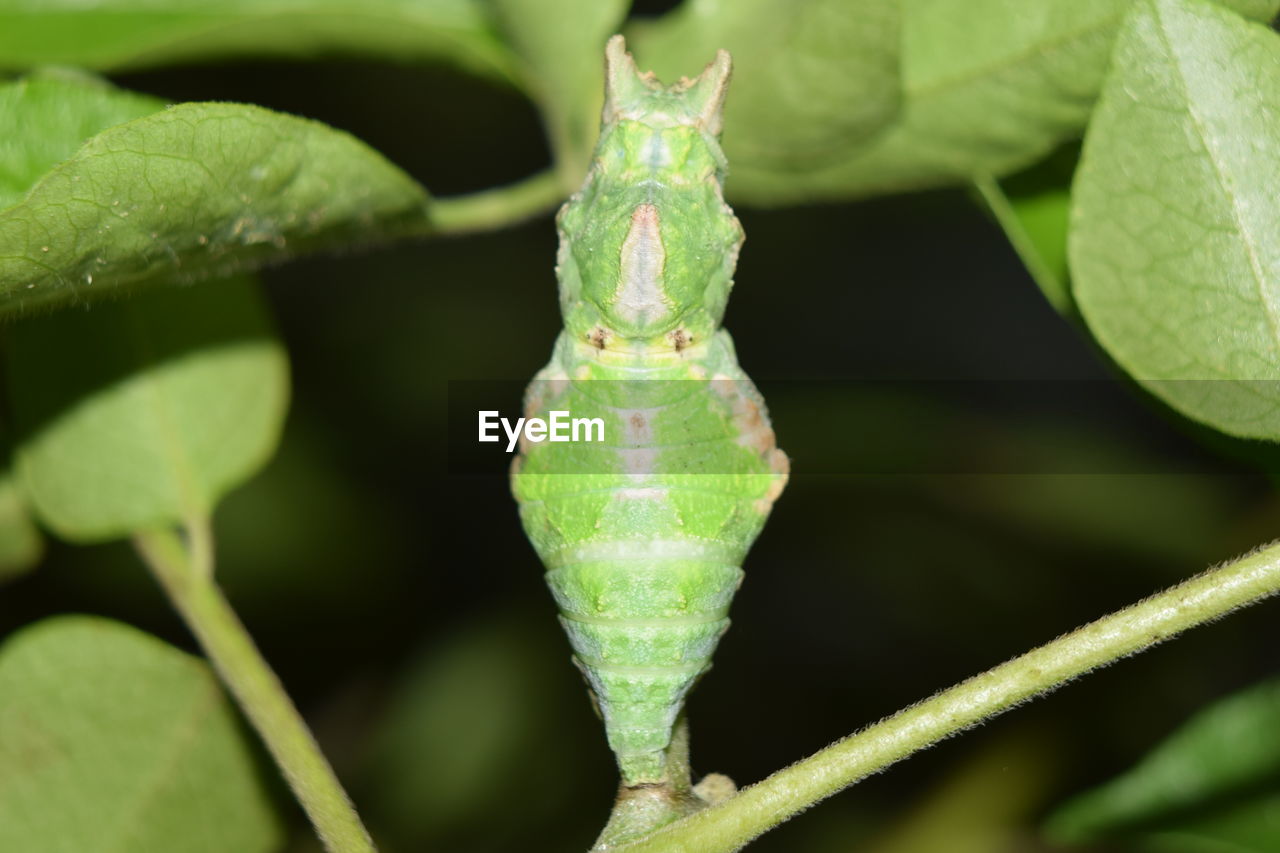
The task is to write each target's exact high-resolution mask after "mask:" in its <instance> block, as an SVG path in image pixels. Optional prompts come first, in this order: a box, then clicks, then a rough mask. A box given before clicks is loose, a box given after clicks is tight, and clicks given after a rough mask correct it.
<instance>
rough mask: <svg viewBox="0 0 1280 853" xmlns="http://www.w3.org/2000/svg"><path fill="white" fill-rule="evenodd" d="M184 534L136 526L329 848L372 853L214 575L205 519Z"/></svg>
mask: <svg viewBox="0 0 1280 853" xmlns="http://www.w3.org/2000/svg"><path fill="white" fill-rule="evenodd" d="M186 533H187V543H186V544H185V545H184V543H183V542H182V541H181V540H180V539H179V538H178V537H177V536H176V535H174V533H172V532H171V531H168V530H161V531H149V532H146V533H139V534H137V535H136V536H135V537H134V544H135V545H136V546H137V549H138V552H139V553H140V554H141V555H142V558H143V560H144V561H145V562H146V564H147V566H148V567H149V568H150V569H151V572H152V574H154V575H155V577H156V579H157V580H158V581H159V582H160V586H161V587H163V588H164V591H165V593H167V594H168V596H169V600H170V601H172V602H173V605H174V607H175V608H177V610H178V612H179V613H180V614H181V615H182V618H183V620H184V621H185V622H186V623H187V627H188V628H190V629H191V633H193V634H195V636H196V639H197V640H199V641H200V646H201V647H202V648H203V649H204V652H205V654H206V655H208V657H209V660H210V661H211V662H212V663H213V666H214V668H215V669H216V670H217V671H218V675H219V676H220V677H221V678H222V681H223V683H224V684H226V685H227V687H228V688H229V689H230V690H231V693H232V694H233V695H234V696H235V698H236V700H237V701H238V702H239V703H240V707H241V708H242V709H243V710H244V713H245V716H246V717H248V718H249V722H250V723H252V724H253V727H254V729H256V730H257V732H258V734H259V735H260V736H261V737H262V740H263V742H264V743H265V744H266V746H267V749H268V750H269V751H270V753H271V756H272V758H274V759H275V762H276V764H277V765H279V767H280V769H281V771H283V773H284V776H285V779H286V780H287V781H288V783H289V787H290V788H292V789H293V792H294V795H295V796H296V797H297V798H298V802H299V803H301V804H302V808H303V810H305V811H306V813H307V817H308V818H310V819H311V823H312V824H313V825H314V826H315V828H316V832H317V834H318V835H319V836H320V839H321V841H323V842H324V846H325V849H326V850H328V851H330V853H375V851H374V847H373V842H372V841H371V840H370V839H369V834H368V833H367V832H366V831H365V828H364V826H363V824H361V823H360V817H359V816H358V815H357V814H356V812H355V809H354V808H353V807H352V805H351V801H350V799H348V798H347V793H346V791H344V790H343V789H342V784H341V783H340V782H339V781H338V779H337V777H336V776H335V775H334V773H333V768H332V767H330V766H329V762H328V761H327V760H326V759H325V757H324V755H323V754H322V753H321V752H320V747H319V746H318V745H317V744H316V742H315V738H313V737H312V735H311V732H310V731H309V730H308V729H307V724H306V723H305V722H304V721H303V719H302V716H301V715H300V714H299V713H298V709H297V708H296V707H294V704H293V701H292V700H290V698H289V695H288V694H287V693H286V692H285V690H284V687H283V685H281V684H280V680H279V679H278V678H276V674H275V673H274V672H272V671H271V667H270V666H269V665H268V664H267V662H266V661H265V660H263V658H262V654H261V653H260V652H259V651H258V649H257V647H256V646H254V644H253V639H252V638H251V637H250V636H249V632H248V631H247V630H245V627H244V625H243V624H242V623H241V622H240V620H239V619H238V618H237V617H236V614H235V611H233V610H232V609H231V605H230V604H228V603H227V600H226V598H224V597H223V595H222V591H221V590H220V589H218V585H217V584H216V583H215V582H214V579H213V565H212V560H213V551H212V544H211V536H210V535H209V529H208V524H207V522H205V521H199V522H194V523H192V524H189V525H188V526H187V530H186Z"/></svg>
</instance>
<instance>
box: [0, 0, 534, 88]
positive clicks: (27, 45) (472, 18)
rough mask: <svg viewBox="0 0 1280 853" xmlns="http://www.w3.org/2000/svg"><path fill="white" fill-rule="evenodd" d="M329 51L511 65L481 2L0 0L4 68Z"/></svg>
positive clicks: (485, 70)
mask: <svg viewBox="0 0 1280 853" xmlns="http://www.w3.org/2000/svg"><path fill="white" fill-rule="evenodd" d="M323 54H345V55H364V56H373V57H376V58H378V59H381V60H398V61H416V60H433V61H446V62H452V63H456V64H458V65H460V66H462V67H464V68H466V69H468V70H470V71H472V72H475V73H480V74H485V75H488V76H493V77H497V78H500V79H509V78H510V75H511V63H512V59H511V56H510V53H509V51H507V49H506V48H505V47H504V45H503V44H502V43H501V41H500V40H499V39H498V37H497V36H496V34H495V33H494V31H493V27H492V25H491V23H490V22H489V20H488V19H487V16H486V14H485V11H484V8H483V6H482V5H481V3H479V2H477V0H416V2H414V0H318V2H316V0H211V2H202V3H199V4H193V3H163V2H156V0H98V2H94V3H91V4H86V3H83V2H79V0H0V68H5V69H14V70H21V69H26V68H30V67H32V66H35V65H43V64H50V63H65V64H69V65H79V66H83V67H86V68H93V69H97V70H111V71H116V70H120V69H126V68H127V69H134V68H146V67H154V66H158V65H169V64H173V63H178V62H197V61H209V60H215V59H223V58H238V57H242V56H278V57H285V58H293V59H300V58H306V57H312V56H317V55H323Z"/></svg>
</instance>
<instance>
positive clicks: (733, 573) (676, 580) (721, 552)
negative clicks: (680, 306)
mask: <svg viewBox="0 0 1280 853" xmlns="http://www.w3.org/2000/svg"><path fill="white" fill-rule="evenodd" d="M721 334H723V333H721ZM558 352H560V354H561V355H560V356H559V358H560V363H559V364H557V363H556V362H553V364H552V366H551V367H549V368H548V370H547V371H544V373H543V374H542V376H544V377H553V378H543V379H539V380H535V383H534V385H533V386H531V388H530V393H529V395H528V397H527V400H526V416H529V417H532V416H539V417H546V415H547V413H548V412H550V411H555V410H559V411H568V412H570V413H571V415H572V416H573V417H574V418H579V417H587V418H594V417H599V418H602V419H603V420H604V422H605V430H604V438H605V441H604V442H603V443H594V444H588V443H584V442H577V443H561V444H552V443H541V444H533V443H526V444H525V445H524V446H523V447H522V457H521V458H520V459H519V460H518V461H517V464H516V468H515V471H514V472H513V487H514V491H515V493H516V496H517V498H518V499H519V500H520V504H521V518H522V521H523V522H524V526H525V530H526V532H527V533H528V534H529V536H530V538H531V539H532V541H533V543H534V546H535V547H536V548H537V550H538V553H539V555H540V556H541V557H542V560H543V562H544V564H545V566H546V569H547V575H546V578H547V582H548V584H549V585H550V587H551V590H552V593H553V594H554V596H555V599H556V602H557V604H558V605H559V608H560V613H561V621H562V623H563V624H564V627H565V630H566V632H567V633H568V635H569V638H570V641H571V643H572V646H573V650H574V656H575V660H576V661H577V663H578V665H579V667H580V668H581V669H582V670H583V672H584V674H585V675H586V677H587V680H588V681H589V683H590V685H591V689H592V691H593V693H594V694H595V696H596V699H597V702H598V704H599V707H600V711H601V714H602V716H603V717H604V720H605V726H606V732H607V734H608V738H609V744H610V746H611V748H612V749H613V750H614V752H615V753H616V755H617V757H618V763H619V766H620V768H621V770H622V775H623V779H624V781H625V782H626V784H629V785H634V784H639V783H642V782H646V781H659V780H661V779H662V778H663V761H664V757H663V752H664V750H665V749H666V747H667V746H668V744H669V742H670V738H671V729H672V725H673V723H674V721H675V718H676V715H677V714H678V713H679V710H680V707H681V705H682V703H683V700H684V696H685V694H686V693H687V692H688V690H689V688H690V687H691V686H692V685H693V683H694V682H695V681H696V680H697V678H698V677H699V676H700V675H701V674H702V673H703V672H705V671H706V669H707V668H708V667H709V665H710V659H711V655H712V653H713V652H714V650H715V647H716V644H717V642H718V641H719V639H720V637H721V635H722V634H723V633H724V631H725V630H726V629H727V628H728V626H729V619H728V609H729V603H730V600H731V599H732V597H733V594H734V592H735V590H736V589H737V587H738V585H739V584H740V583H741V580H742V569H741V564H742V560H743V558H744V556H745V554H746V552H747V549H748V548H749V547H750V545H751V543H752V541H754V539H755V537H756V535H757V534H758V533H759V531H760V528H761V526H762V525H763V523H764V520H765V518H766V516H767V515H768V512H769V508H770V505H771V504H772V502H773V499H774V497H776V496H777V494H778V493H779V492H780V491H781V489H782V485H783V483H784V482H785V478H786V457H785V455H783V454H782V452H781V451H779V450H778V449H777V448H776V446H775V445H774V440H773V433H772V430H771V429H770V427H769V424H768V419H767V416H766V415H765V413H764V410H763V407H762V403H761V400H760V398H759V395H758V393H757V392H756V391H755V389H754V387H753V386H751V384H750V382H749V381H748V380H746V378H745V377H744V376H742V374H741V373H740V371H738V370H737V368H736V364H733V363H732V360H731V359H732V349H731V347H729V345H728V338H727V336H724V338H723V344H722V346H720V347H712V348H711V349H710V351H709V352H708V353H707V354H706V357H705V359H703V360H702V361H703V363H704V364H706V365H707V366H708V367H716V368H718V369H717V370H704V369H703V367H702V365H700V364H699V363H698V362H696V361H690V362H687V363H681V364H678V365H677V366H676V367H675V368H673V369H672V370H670V371H661V373H662V374H663V375H667V376H683V377H688V376H691V375H700V374H703V373H705V374H707V375H710V376H712V377H714V378H712V379H711V380H697V379H693V380H691V379H687V378H685V379H660V380H654V379H645V380H634V379H603V380H600V379H579V380H569V379H567V378H565V377H567V376H569V375H572V374H574V373H579V374H582V373H586V374H589V375H600V374H601V373H603V375H607V376H611V377H613V376H627V375H652V373H653V371H651V370H650V371H645V372H644V373H643V374H641V373H638V372H633V371H628V370H626V369H625V368H615V369H613V370H611V371H600V370H599V369H595V370H587V371H583V369H582V365H581V364H565V363H564V362H565V361H568V360H570V359H571V358H572V354H570V356H569V358H566V357H565V353H564V348H563V347H562V348H560V349H559V350H558ZM566 368H568V369H566ZM555 377H559V378H555ZM565 472H572V473H565Z"/></svg>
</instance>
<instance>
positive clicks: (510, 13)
mask: <svg viewBox="0 0 1280 853" xmlns="http://www.w3.org/2000/svg"><path fill="white" fill-rule="evenodd" d="M484 2H485V4H486V5H487V6H488V8H489V10H490V13H491V14H492V16H493V18H494V20H495V21H496V22H497V24H498V27H499V29H500V31H501V32H502V34H503V36H504V37H505V38H506V40H507V41H508V42H509V43H510V45H511V48H512V49H513V50H514V51H515V52H516V54H517V55H518V56H519V60H520V61H519V64H520V68H521V77H522V78H523V80H524V86H525V88H526V89H527V90H528V91H529V92H531V93H532V94H533V97H534V100H535V101H537V103H538V105H539V107H541V109H542V112H543V122H544V123H545V124H546V126H547V130H548V133H549V135H550V137H551V146H552V150H553V151H554V152H555V156H556V164H557V167H558V170H559V172H560V176H561V180H562V182H563V184H564V188H565V189H566V190H567V191H570V192H571V191H573V190H576V189H577V188H578V185H579V184H580V183H581V182H582V176H583V175H585V174H586V172H587V163H588V161H589V160H590V157H591V149H592V148H593V147H594V146H595V142H596V136H597V133H598V131H599V129H600V108H601V107H602V106H603V104H604V43H605V42H606V41H607V40H608V38H609V36H611V35H613V34H614V33H615V32H617V30H618V27H619V26H621V22H622V20H623V18H625V17H626V14H627V10H628V8H629V7H630V5H631V4H630V3H629V2H626V0H484ZM712 52H713V53H714V51H712ZM711 58H712V57H711V56H708V57H707V59H706V60H705V62H709V61H710V60H711ZM699 67H701V66H699Z"/></svg>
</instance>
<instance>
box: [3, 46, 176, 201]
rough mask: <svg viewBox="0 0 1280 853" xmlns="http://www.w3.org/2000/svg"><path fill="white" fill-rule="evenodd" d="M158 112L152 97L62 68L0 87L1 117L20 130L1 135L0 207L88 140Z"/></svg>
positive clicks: (161, 105) (18, 196)
mask: <svg viewBox="0 0 1280 853" xmlns="http://www.w3.org/2000/svg"><path fill="white" fill-rule="evenodd" d="M0 32H2V30H0ZM0 38H3V36H0ZM163 108H164V102H163V101H161V100H159V99H157V98H152V97H148V96H146V95H135V94H134V93H132V92H126V91H124V90H122V89H116V88H113V87H112V86H111V85H110V84H109V83H107V82H106V81H105V80H102V79H100V78H98V77H94V76H92V75H89V74H81V73H79V72H76V71H71V70H67V69H45V70H42V71H38V72H35V73H33V74H30V75H28V76H27V77H25V78H23V79H21V80H18V81H16V82H13V83H5V84H0V116H10V117H12V119H13V120H14V121H15V123H19V122H20V124H18V126H20V127H21V128H22V132H21V133H6V134H4V135H3V136H0V209H3V208H6V207H9V206H11V205H13V204H16V203H17V202H18V201H20V200H21V199H22V197H23V196H24V195H26V193H27V190H29V189H31V187H32V185H34V184H35V182H36V181H38V180H39V179H40V177H41V176H42V175H44V173H45V172H47V171H49V170H50V169H51V168H53V167H54V166H55V165H57V164H58V163H61V162H62V161H63V160H65V159H67V158H68V157H70V156H71V155H72V154H74V153H75V150H76V149H77V148H79V147H80V144H81V143H83V142H84V141H85V140H86V139H88V138H89V137H90V136H93V135H94V134H95V133H99V132H100V131H103V130H106V129H107V128H108V127H111V126H113V125H117V124H123V123H124V122H126V121H130V120H131V119H135V118H141V117H142V116H145V115H149V114H151V113H154V112H157V111H159V110H161V109H163Z"/></svg>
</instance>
